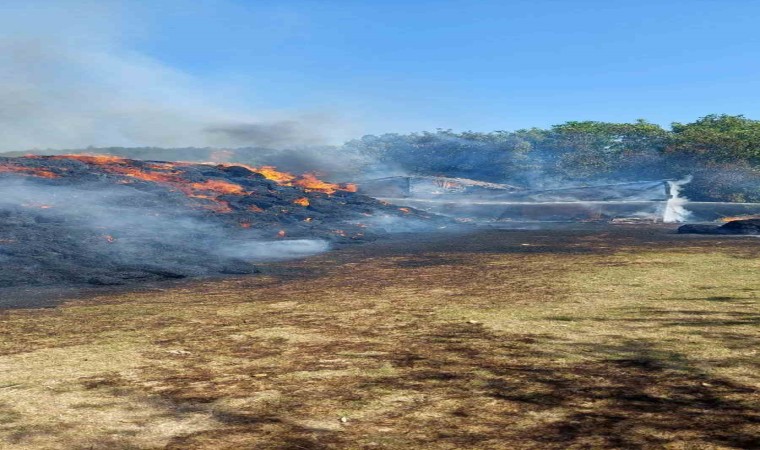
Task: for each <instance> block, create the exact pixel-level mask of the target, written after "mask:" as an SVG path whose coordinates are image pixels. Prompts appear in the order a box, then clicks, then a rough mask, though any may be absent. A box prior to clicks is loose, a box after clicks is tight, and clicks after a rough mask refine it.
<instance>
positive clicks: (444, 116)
mask: <svg viewBox="0 0 760 450" xmlns="http://www.w3.org/2000/svg"><path fill="white" fill-rule="evenodd" d="M61 3H70V5H75V6H70V7H68V8H65V9H60V8H59V9H56V8H55V7H54V6H53V5H56V4H58V5H60V4H61ZM18 5H26V6H18ZM18 5H17V8H19V10H25V11H26V15H27V16H30V15H32V13H34V12H35V11H36V12H44V11H47V12H50V11H53V12H52V13H50V14H47V15H45V14H42V16H44V17H47V18H46V19H40V20H42V21H43V23H45V24H48V25H51V24H52V23H56V24H55V25H54V26H55V27H57V28H58V29H59V30H62V32H64V33H67V34H70V35H72V36H75V38H72V39H75V41H76V42H80V41H86V45H89V46H91V47H97V46H98V45H99V44H98V43H99V40H100V39H102V40H103V41H104V42H108V43H109V44H108V45H107V46H105V48H106V49H107V51H108V52H110V54H112V55H113V54H116V55H121V57H122V58H123V59H130V61H134V60H135V58H138V59H140V60H142V61H149V64H150V65H153V66H159V67H160V68H161V70H162V71H164V72H166V71H168V72H172V73H173V74H175V75H176V76H178V77H181V78H182V80H183V81H182V83H183V84H186V86H185V87H184V89H187V91H193V93H192V94H187V95H184V94H181V93H179V94H177V95H176V96H175V97H168V98H166V99H159V100H158V101H165V102H169V101H172V99H177V98H188V97H192V96H193V95H198V96H199V97H202V98H203V100H202V101H199V103H202V104H203V105H210V104H213V105H214V107H218V108H220V109H223V110H225V111H230V113H229V114H226V113H225V114H226V115H225V117H231V116H234V113H233V112H236V111H243V112H244V115H247V116H246V117H275V116H276V117H277V120H281V119H282V118H285V117H287V116H288V115H293V116H298V117H314V116H321V115H324V116H329V117H330V119H329V121H328V122H330V123H338V122H339V123H341V124H342V125H341V126H340V127H338V126H336V127H337V128H341V129H342V130H344V135H361V134H364V133H382V132H407V131H413V130H424V129H435V128H453V129H456V130H465V129H472V130H484V131H487V130H494V129H518V128H524V127H531V126H539V127H544V126H548V125H551V124H556V123H561V122H563V121H567V120H603V121H631V120H635V119H637V118H645V119H648V120H650V121H653V122H656V123H660V124H663V125H667V124H669V123H670V122H672V121H691V120H693V119H696V118H697V117H699V116H703V115H705V114H709V113H729V114H744V115H746V116H748V117H751V118H760V95H759V94H760V76H759V74H760V31H759V30H758V25H757V24H758V23H760V2H757V1H752V0H742V1H739V0H723V1H718V0H714V1H706V0H690V1H682V0H670V1H648V0H639V1H610V0H608V1H588V0H587V1H551V0H534V1H479V2H472V1H469V2H465V1H445V0H444V1H414V2H409V1H405V2H402V1H271V2H270V1H243V0H215V1H211V0H199V1H189V0H188V1H179V0H164V1H161V0H158V1H113V2H94V1H93V2H87V1H75V2H73V3H72V2H66V1H63V2H44V1H41V2H35V1H33V0H32V1H31V2H30V1H27V2H20V3H18ZM30 5H32V6H30ZM103 5H107V6H103ZM17 12H18V11H17ZM59 19H60V20H59ZM43 28H44V27H43ZM78 45H79V44H78ZM80 47H81V45H80ZM147 78H148V80H147V81H146V80H144V83H149V81H150V80H149V78H150V77H147ZM121 82H124V80H121ZM114 84H116V85H118V82H114ZM172 84H175V83H172V82H171V81H169V82H165V84H164V85H160V84H159V85H157V87H155V88H154V89H149V88H146V89H147V90H148V91H152V92H156V91H161V90H162V89H163V88H162V87H161V86H166V85H172ZM343 137H345V136H339V137H338V138H343Z"/></svg>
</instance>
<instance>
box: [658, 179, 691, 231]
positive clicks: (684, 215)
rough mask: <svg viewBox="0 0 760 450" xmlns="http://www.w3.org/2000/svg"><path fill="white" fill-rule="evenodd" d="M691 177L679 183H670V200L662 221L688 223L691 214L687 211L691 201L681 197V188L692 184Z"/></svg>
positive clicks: (678, 181)
mask: <svg viewBox="0 0 760 450" xmlns="http://www.w3.org/2000/svg"><path fill="white" fill-rule="evenodd" d="M691 179H692V177H691V175H689V176H687V177H686V178H683V179H681V180H677V181H668V186H669V187H670V198H669V199H668V201H667V203H666V204H665V211H664V212H663V215H662V221H663V222H665V223H680V222H686V220H687V219H688V218H689V216H690V215H691V213H690V212H689V211H688V210H687V209H686V206H685V205H686V203H688V201H689V199H687V198H684V197H681V187H682V186H683V185H685V184H688V183H690V182H691Z"/></svg>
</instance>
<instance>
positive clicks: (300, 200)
mask: <svg viewBox="0 0 760 450" xmlns="http://www.w3.org/2000/svg"><path fill="white" fill-rule="evenodd" d="M293 203H294V204H296V205H301V206H309V205H310V203H309V199H308V198H306V197H301V198H297V199H295V200H293Z"/></svg>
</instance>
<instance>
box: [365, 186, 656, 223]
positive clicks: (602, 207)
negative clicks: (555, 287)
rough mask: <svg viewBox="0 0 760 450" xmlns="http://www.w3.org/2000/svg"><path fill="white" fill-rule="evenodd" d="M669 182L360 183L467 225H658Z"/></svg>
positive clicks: (368, 189)
mask: <svg viewBox="0 0 760 450" xmlns="http://www.w3.org/2000/svg"><path fill="white" fill-rule="evenodd" d="M670 185H671V183H669V182H668V180H657V181H636V182H627V183H615V184H605V185H595V186H573V187H564V188H557V189H545V190H528V189H524V188H520V187H516V186H512V185H508V184H499V183H487V182H483V181H477V180H470V179H466V178H448V177H431V176H398V177H387V178H380V179H375V180H369V181H364V182H361V183H360V191H361V192H362V193H364V194H367V195H370V196H373V197H377V198H380V199H381V200H385V201H387V202H390V203H394V204H397V205H402V206H410V207H413V208H417V209H422V210H426V211H430V212H433V213H437V214H443V215H448V216H453V217H458V218H462V219H468V220H501V221H584V220H614V219H627V220H647V221H661V220H663V217H664V215H665V211H666V206H667V202H668V199H670V198H671V197H670V189H671V187H670Z"/></svg>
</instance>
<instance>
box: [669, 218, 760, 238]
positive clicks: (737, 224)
mask: <svg viewBox="0 0 760 450" xmlns="http://www.w3.org/2000/svg"><path fill="white" fill-rule="evenodd" d="M678 233H679V234H724V235H730V234H734V235H760V219H739V220H731V221H728V222H727V223H725V224H723V225H720V226H718V225H710V224H687V225H682V226H680V227H679V228H678Z"/></svg>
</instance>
